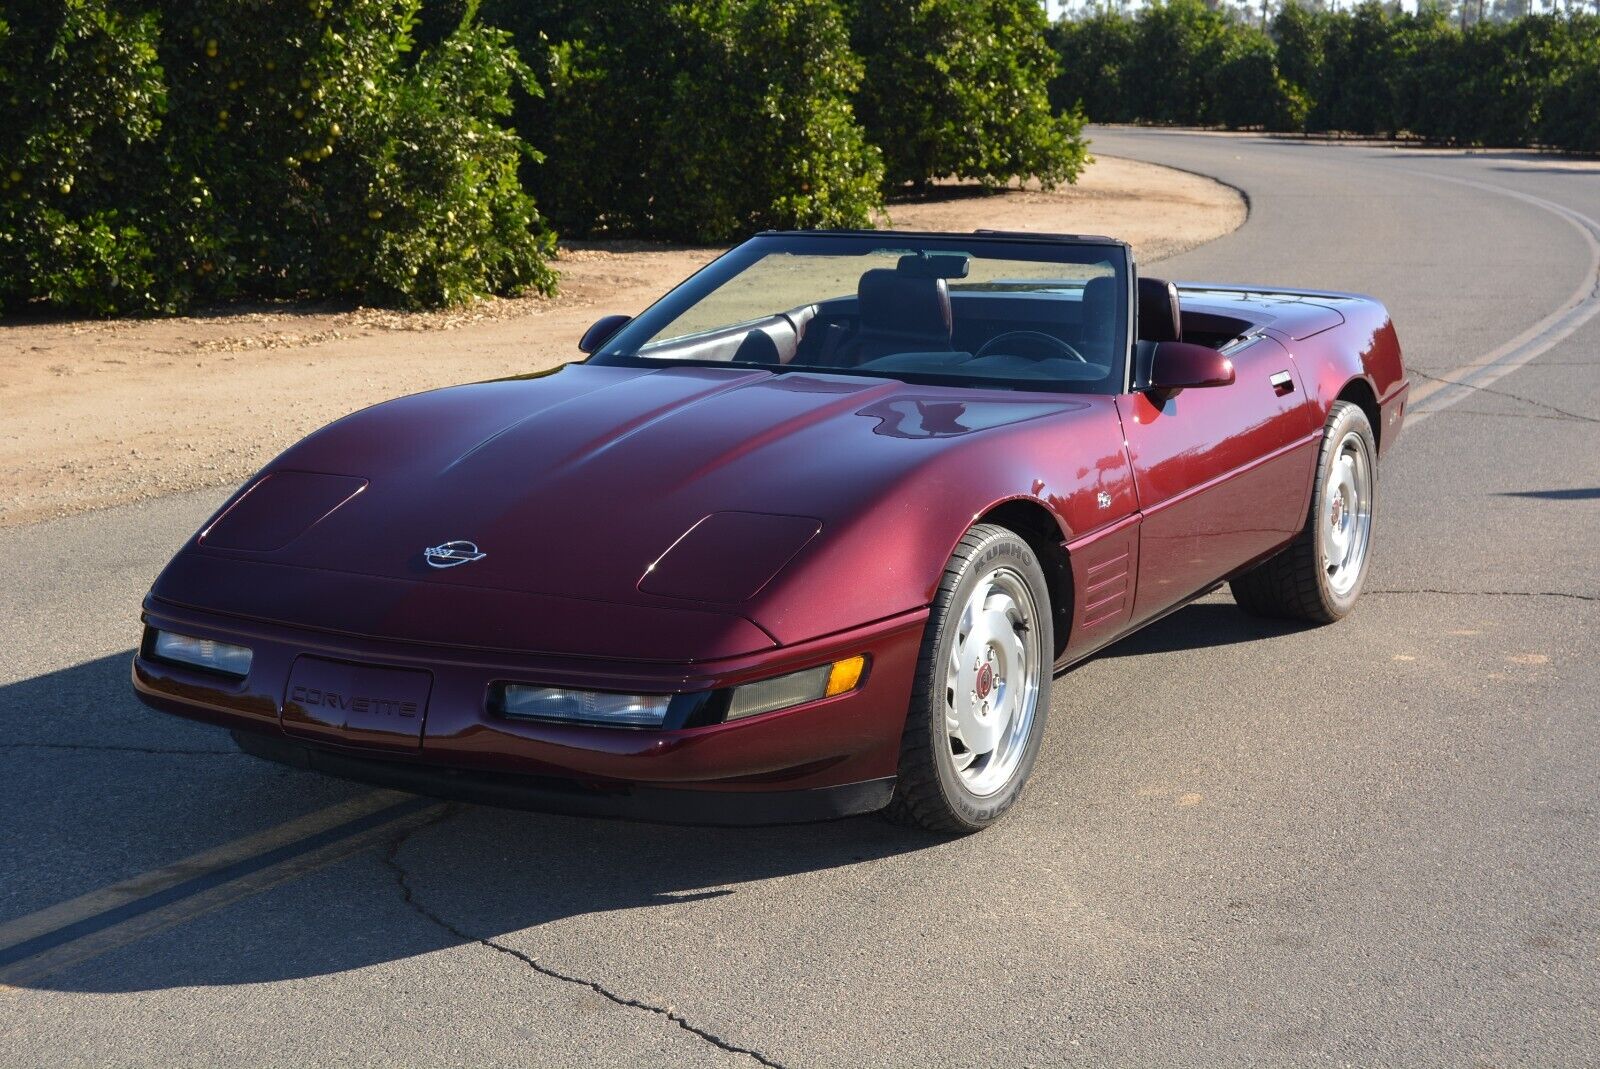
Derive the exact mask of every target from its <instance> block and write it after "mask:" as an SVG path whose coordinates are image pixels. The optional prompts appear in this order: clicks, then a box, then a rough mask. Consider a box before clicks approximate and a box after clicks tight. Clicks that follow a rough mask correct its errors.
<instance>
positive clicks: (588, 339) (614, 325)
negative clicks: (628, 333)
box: [578, 315, 633, 353]
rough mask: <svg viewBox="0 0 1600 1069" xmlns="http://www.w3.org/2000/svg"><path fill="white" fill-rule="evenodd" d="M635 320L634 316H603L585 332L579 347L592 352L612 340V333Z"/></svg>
mask: <svg viewBox="0 0 1600 1069" xmlns="http://www.w3.org/2000/svg"><path fill="white" fill-rule="evenodd" d="M632 320H633V317H632V316H622V315H609V316H601V317H600V318H599V319H597V320H595V321H594V326H592V327H590V328H589V329H588V330H586V331H584V332H583V337H582V338H580V339H579V340H578V348H579V350H581V351H582V352H585V353H592V352H594V351H595V350H596V349H598V348H600V346H602V345H604V344H605V343H606V342H608V341H610V340H611V337H612V335H614V334H616V332H617V331H619V330H621V329H622V328H623V327H624V326H625V325H626V324H628V323H629V322H631V321H632Z"/></svg>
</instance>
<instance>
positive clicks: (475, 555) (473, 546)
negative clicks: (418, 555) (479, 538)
mask: <svg viewBox="0 0 1600 1069" xmlns="http://www.w3.org/2000/svg"><path fill="white" fill-rule="evenodd" d="M488 555H489V554H487V553H484V552H482V551H481V550H479V549H478V545H477V543H476V542H445V543H444V544H443V545H438V546H429V547H428V548H427V549H425V550H423V551H422V559H423V560H425V561H427V562H428V563H429V564H431V565H432V566H433V567H435V568H454V567H455V566H456V565H458V564H471V563H472V562H473V561H475V560H482V559H483V558H485V557H487V556H488Z"/></svg>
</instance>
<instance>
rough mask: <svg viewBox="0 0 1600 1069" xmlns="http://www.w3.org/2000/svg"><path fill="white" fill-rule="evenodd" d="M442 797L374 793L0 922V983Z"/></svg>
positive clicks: (402, 826)
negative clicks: (2, 922) (23, 915)
mask: <svg viewBox="0 0 1600 1069" xmlns="http://www.w3.org/2000/svg"><path fill="white" fill-rule="evenodd" d="M443 810H444V806H443V804H442V803H440V802H437V801H435V800H433V799H431V798H419V797H416V796H415V795H410V794H403V793H401V792H399V791H373V792H372V793H370V794H365V795H362V796H361V797H359V798H353V799H351V800H349V801H347V802H341V803H339V804H338V805H333V806H329V807H328V808H326V809H321V810H318V811H317V812H315V813H309V814H307V815H305V816H303V817H299V818H297V819H295V820H291V821H289V822H288V823H286V824H280V825H278V826H277V827H275V828H269V829H267V830H266V831H263V832H259V833H257V834H255V835H248V836H245V837H244V838H242V839H236V840H234V841H233V842H230V843H224V844H223V845H222V846H219V847H216V848H215V849H212V850H206V851H203V852H201V853H198V854H194V855H192V856H190V857H186V858H184V859H183V860H181V861H175V862H173V863H172V864H170V865H166V866H164V867H162V868H159V869H153V870H151V871H149V872H145V873H142V874H140V875H138V876H135V877H133V878H132V879H129V880H124V881H122V882H121V883H118V884H113V885H112V886H110V887H103V888H101V889H100V890H98V891H91V892H90V893H88V894H86V895H83V896H81V897H79V898H74V899H72V900H71V901H68V902H61V903H59V904H57V905H54V906H49V907H47V908H45V909H42V910H39V911H38V912H37V913H30V914H28V915H27V916H25V917H18V918H17V919H15V920H12V921H7V922H6V923H4V924H0V984H4V985H10V986H20V985H24V984H28V983H31V982H33V981H36V980H38V979H40V978H42V977H44V976H47V975H49V974H50V973H54V972H58V971H60V970H61V969H64V968H67V967H68V966H70V965H75V964H77V963H79V962H82V961H87V960H89V959H90V958H94V957H98V956H99V955H101V954H104V953H106V952H107V951H110V950H115V949H116V948H118V947H122V946H127V945H128V944H129V943H133V942H136V941H138V940H140V939H144V938H145V937H147V936H150V935H154V934H155V933H157V932H161V931H165V930H166V929H168V928H172V927H175V926H177V925H179V924H183V923H185V922H187V921H190V920H193V919H194V918H195V917H198V916H200V915H201V914H204V913H208V912H210V911H212V910H214V909H218V908H220V907H222V906H225V905H227V904H228V903H230V902H236V901H238V900H239V899H242V898H248V897H250V896H251V895H256V894H259V893H261V892H262V891H265V890H267V889H268V888H269V887H274V886H276V885H278V884H280V883H284V882H286V881H288V880H292V879H294V878H296V877H297V876H301V875H304V874H305V873H307V872H310V871H312V870H313V869H317V868H321V867H322V866H324V865H328V864H330V863H332V862H334V861H338V860H341V859H342V858H346V857H349V856H351V855H352V854H356V853H359V852H361V851H362V850H366V849H368V848H369V847H371V846H373V845H374V844H375V843H378V842H381V841H383V840H385V839H388V838H391V837H393V836H395V835H397V834H399V833H400V832H402V831H405V830H407V829H410V828H414V827H416V826H418V825H421V824H424V823H427V822H428V821H430V820H433V819H435V818H436V817H438V816H439V815H440V814H441V813H442V812H443Z"/></svg>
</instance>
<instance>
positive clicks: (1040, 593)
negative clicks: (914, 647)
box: [884, 524, 1055, 835]
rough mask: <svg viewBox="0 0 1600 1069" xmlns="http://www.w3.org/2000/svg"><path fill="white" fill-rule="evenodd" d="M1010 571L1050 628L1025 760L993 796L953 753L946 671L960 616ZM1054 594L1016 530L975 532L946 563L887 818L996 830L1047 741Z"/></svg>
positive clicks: (950, 829) (957, 829) (949, 828)
mask: <svg viewBox="0 0 1600 1069" xmlns="http://www.w3.org/2000/svg"><path fill="white" fill-rule="evenodd" d="M1001 568H1006V569H1009V570H1010V571H1011V572H1013V573H1015V574H1016V575H1017V576H1020V577H1021V579H1022V580H1023V582H1024V583H1025V584H1026V587H1027V589H1028V591H1029V592H1030V593H1031V595H1032V597H1033V602H1034V613H1033V618H1034V620H1035V621H1036V623H1035V624H1034V626H1035V627H1036V628H1038V629H1040V630H1041V631H1042V633H1041V634H1040V635H1039V636H1038V643H1037V645H1036V647H1035V648H1036V649H1037V650H1038V651H1041V652H1040V656H1041V657H1042V663H1041V664H1040V667H1039V671H1038V678H1039V682H1038V690H1037V698H1036V699H1035V707H1034V709H1033V713H1032V723H1031V727H1030V728H1029V729H1028V736H1027V737H1026V739H1025V740H1024V741H1022V742H1021V743H1020V745H1021V746H1022V749H1021V752H1020V758H1019V759H1018V763H1017V765H1016V767H1015V769H1014V771H1012V773H1011V774H1010V778H1009V779H1008V780H1007V781H1006V782H1005V784H1004V785H1003V786H1002V787H1000V788H999V789H998V790H996V791H994V792H993V793H990V794H986V795H981V796H980V795H977V794H974V793H973V792H972V791H970V790H968V789H967V786H966V785H965V784H964V783H963V781H962V778H961V775H960V773H958V772H957V770H956V767H955V763H954V762H955V759H954V758H953V757H952V755H951V744H950V742H949V739H948V736H947V733H946V727H945V710H946V704H947V701H948V696H947V694H946V689H945V671H944V670H943V669H942V668H940V667H939V666H943V665H946V664H948V662H949V659H950V656H951V647H952V644H953V643H954V642H955V639H956V630H957V623H958V621H957V620H956V619H955V616H956V615H957V614H959V613H960V612H961V610H962V607H963V606H965V605H966V603H967V599H968V598H969V597H970V596H971V594H972V592H973V590H974V588H975V587H976V586H977V585H978V582H979V581H980V580H981V579H983V578H984V577H985V576H987V575H989V574H991V573H993V572H997V571H999V570H1000V569H1001ZM1051 620H1052V617H1051V612H1050V591H1049V586H1048V585H1047V583H1046V581H1045V576H1044V570H1043V568H1041V567H1040V564H1039V559H1038V555H1037V554H1036V553H1035V552H1034V551H1033V548H1032V547H1031V546H1029V545H1028V543H1027V542H1026V541H1024V540H1023V539H1022V538H1020V537H1018V536H1017V535H1016V534H1015V533H1014V532H1012V531H1010V530H1007V529H1006V528H1004V527H998V526H995V525H993V524H979V525H977V526H976V527H973V528H972V529H971V530H970V531H968V532H967V533H966V535H965V536H964V537H963V538H962V539H961V541H960V543H959V544H957V546H956V550H955V552H954V553H953V554H952V555H951V557H950V561H949V563H948V564H946V565H945V569H944V574H943V576H941V578H940V582H939V589H938V592H937V593H936V594H935V596H934V599H933V607H932V610H931V612H930V613H929V616H928V626H927V630H926V631H925V632H924V633H923V637H922V650H921V653H920V655H919V656H918V658H917V677H916V685H915V686H914V688H913V690H912V695H911V708H910V711H909V713H908V714H907V717H906V727H905V732H904V734H903V735H902V737H901V741H900V768H899V775H898V780H897V782H896V784H895V791H894V797H893V799H892V800H891V801H890V803H889V807H888V808H887V809H885V810H884V816H885V817H887V818H888V819H889V820H891V821H893V822H894V823H896V824H903V825H907V826H912V827H918V828H923V829H926V830H928V831H934V832H940V833H945V834H956V835H964V834H968V833H970V832H975V831H979V830H981V829H983V828H986V827H988V826H989V825H990V824H993V823H994V822H995V821H997V820H999V819H1000V818H1001V817H1002V816H1004V815H1005V813H1006V811H1007V810H1009V809H1010V808H1011V806H1012V805H1013V804H1015V802H1016V800H1017V797H1018V795H1019V794H1021V791H1022V786H1023V784H1024V783H1026V782H1027V779H1028V775H1029V773H1030V772H1031V771H1032V770H1033V763H1034V760H1035V758H1036V757H1037V756H1038V753H1039V742H1040V740H1041V739H1042V738H1043V736H1044V724H1045V717H1046V714H1047V713H1048V712H1049V709H1050V680H1051V675H1052V671H1051V668H1052V665H1051V662H1052V660H1053V659H1054V656H1055V638H1054V635H1053V633H1052V624H1051Z"/></svg>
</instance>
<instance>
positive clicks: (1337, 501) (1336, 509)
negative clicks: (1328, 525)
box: [1332, 494, 1344, 527]
mask: <svg viewBox="0 0 1600 1069" xmlns="http://www.w3.org/2000/svg"><path fill="white" fill-rule="evenodd" d="M1332 519H1333V525H1334V526H1335V527H1337V526H1339V523H1340V521H1341V520H1343V519H1344V495H1343V494H1340V495H1339V496H1338V497H1336V498H1334V499H1333V517H1332Z"/></svg>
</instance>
